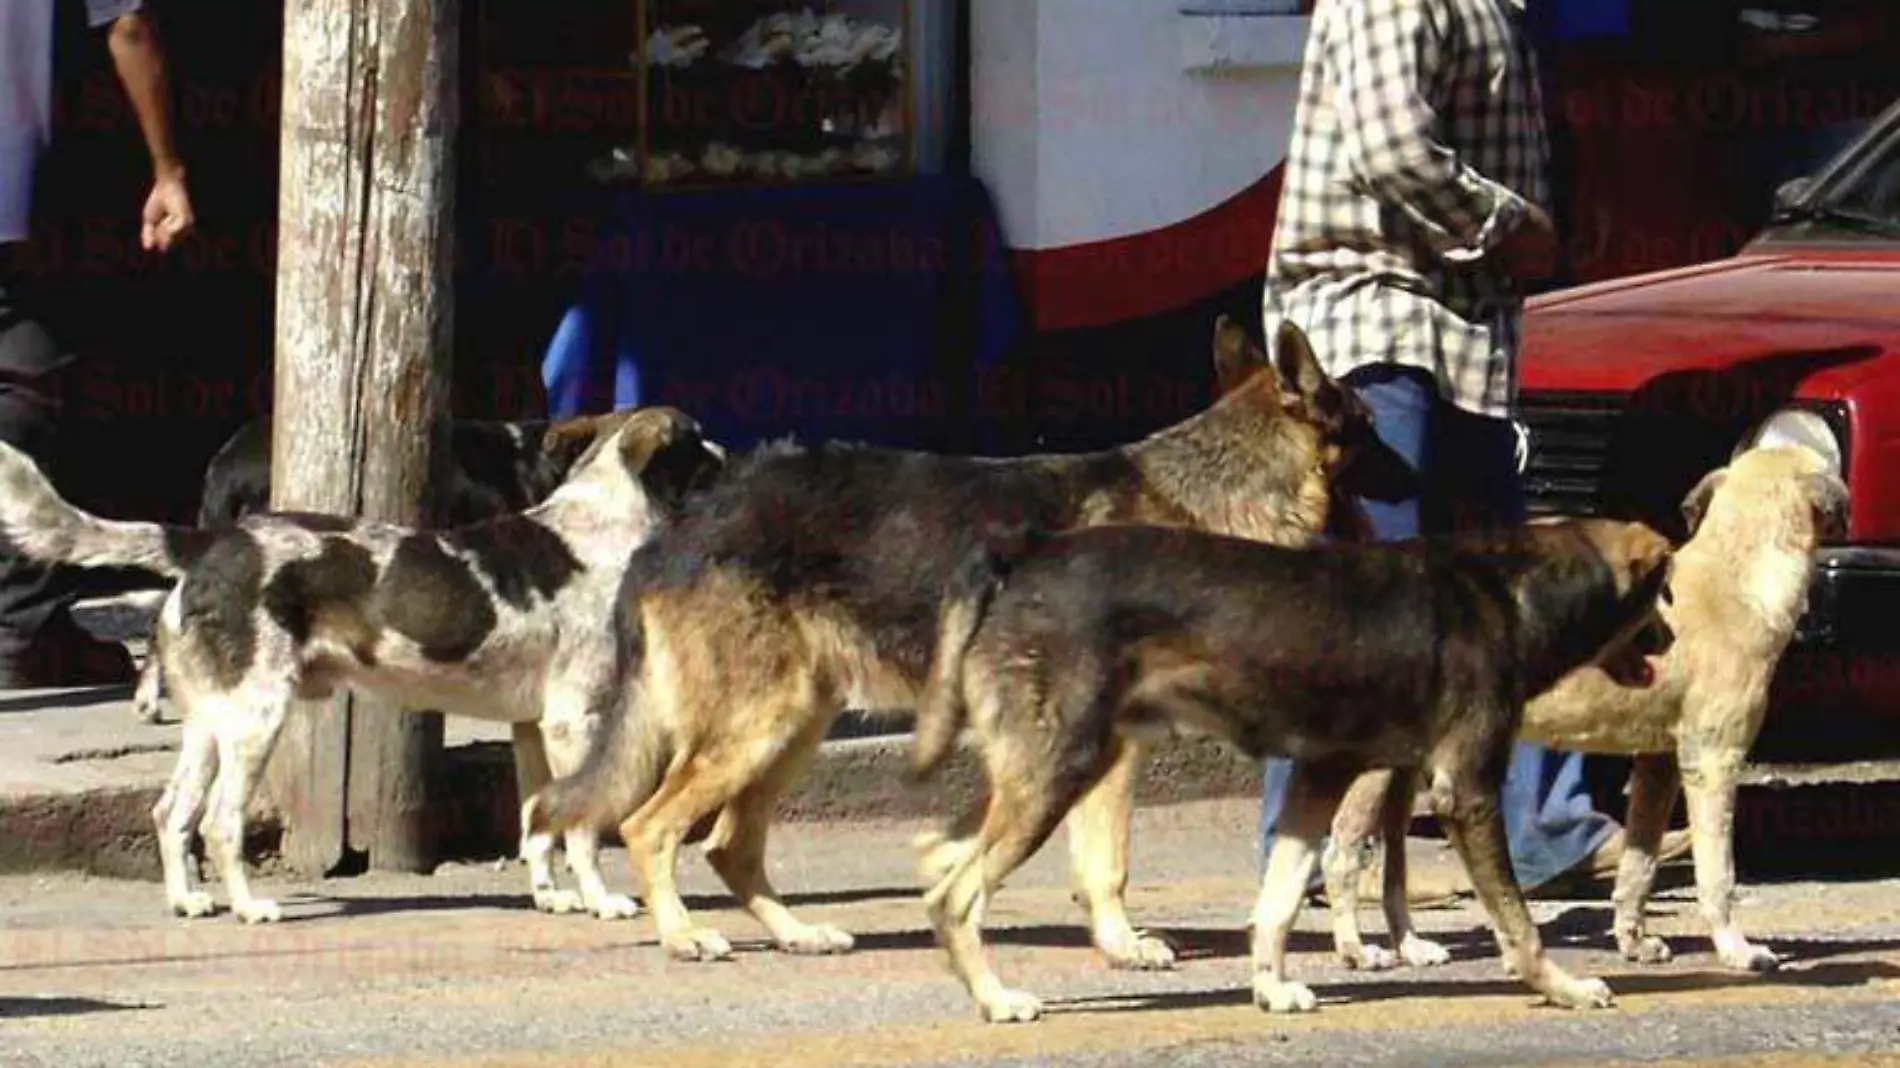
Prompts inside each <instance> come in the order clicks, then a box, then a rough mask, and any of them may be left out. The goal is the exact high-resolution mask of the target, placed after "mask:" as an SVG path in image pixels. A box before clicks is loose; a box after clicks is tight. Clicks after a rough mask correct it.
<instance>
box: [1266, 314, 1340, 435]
mask: <svg viewBox="0 0 1900 1068" xmlns="http://www.w3.org/2000/svg"><path fill="white" fill-rule="evenodd" d="M1273 366H1274V369H1275V370H1276V371H1277V372H1278V373H1279V375H1280V381H1281V382H1282V383H1283V384H1284V385H1285V386H1286V387H1287V388H1289V389H1292V390H1293V391H1295V392H1296V393H1298V394H1299V395H1300V396H1301V397H1302V398H1304V399H1305V400H1306V403H1307V404H1308V405H1309V406H1311V407H1312V409H1313V410H1314V411H1316V412H1319V413H1322V414H1326V415H1331V414H1334V413H1337V412H1338V411H1339V410H1340V409H1341V407H1343V402H1344V398H1343V395H1342V394H1341V391H1340V388H1339V386H1338V384H1336V383H1335V382H1334V381H1333V380H1332V379H1331V378H1330V377H1328V376H1327V374H1326V371H1325V369H1324V368H1322V367H1320V365H1319V357H1317V356H1315V355H1313V345H1312V343H1311V342H1309V341H1308V340H1307V338H1306V331H1304V330H1301V329H1300V328H1299V327H1297V326H1295V325H1293V323H1292V321H1291V320H1287V319H1282V320H1281V321H1280V329H1279V330H1278V331H1277V332H1276V333H1275V335H1274V339H1273Z"/></svg>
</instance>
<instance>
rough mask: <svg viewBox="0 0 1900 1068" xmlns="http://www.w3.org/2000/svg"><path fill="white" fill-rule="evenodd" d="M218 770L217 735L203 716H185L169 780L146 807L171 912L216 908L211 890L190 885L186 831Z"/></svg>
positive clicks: (189, 914)
mask: <svg viewBox="0 0 1900 1068" xmlns="http://www.w3.org/2000/svg"><path fill="white" fill-rule="evenodd" d="M217 770H218V740H217V738H216V737H215V736H214V735H213V734H212V732H211V730H210V729H209V728H208V727H207V726H206V724H205V722H204V720H203V719H201V718H198V717H192V716H187V717H186V718H185V726H184V736H183V738H181V739H180V741H179V743H178V763H177V764H175V765H174V766H173V767H172V777H171V781H170V782H168V783H166V784H165V792H164V793H162V794H160V795H159V797H158V803H157V804H155V805H153V806H152V823H153V824H154V826H155V827H156V829H157V837H158V861H159V865H160V867H161V868H162V869H163V871H164V875H165V901H166V904H167V905H169V906H170V908H171V911H172V913H173V914H174V915H177V916H183V917H185V918H187V919H195V918H197V917H199V916H209V915H211V914H212V913H213V912H215V911H217V909H216V906H215V905H214V904H213V903H212V899H211V895H210V894H209V893H206V892H205V891H203V890H193V889H192V888H191V876H190V874H189V873H190V870H191V832H192V830H193V828H194V827H195V826H196V824H197V822H198V819H199V817H201V816H203V815H204V811H205V803H206V801H207V799H208V798H207V794H208V793H209V791H210V789H211V786H212V781H213V778H214V777H215V776H216V774H217Z"/></svg>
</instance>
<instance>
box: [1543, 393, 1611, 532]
mask: <svg viewBox="0 0 1900 1068" xmlns="http://www.w3.org/2000/svg"><path fill="white" fill-rule="evenodd" d="M1626 400H1627V398H1626V397H1625V396H1624V395H1623V394H1619V393H1526V394H1524V395H1523V397H1522V399H1521V402H1520V412H1519V418H1520V419H1521V420H1522V421H1523V423H1524V427H1525V429H1526V431H1528V432H1529V434H1530V448H1529V453H1530V455H1529V457H1528V459H1527V460H1526V463H1525V467H1524V492H1525V496H1526V498H1527V503H1528V505H1529V508H1530V513H1531V514H1532V515H1533V516H1548V515H1567V516H1593V515H1599V514H1601V512H1602V509H1603V478H1604V472H1605V469H1606V467H1607V465H1608V463H1609V456H1610V443H1611V440H1612V438H1613V436H1614V434H1615V430H1616V424H1617V420H1618V419H1619V418H1620V416H1621V415H1622V412H1623V405H1624V403H1625V401H1626Z"/></svg>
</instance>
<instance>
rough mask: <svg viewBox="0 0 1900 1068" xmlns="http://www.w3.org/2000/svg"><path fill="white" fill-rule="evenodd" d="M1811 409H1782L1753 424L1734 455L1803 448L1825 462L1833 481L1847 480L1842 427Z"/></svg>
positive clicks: (1845, 451) (1844, 434)
mask: <svg viewBox="0 0 1900 1068" xmlns="http://www.w3.org/2000/svg"><path fill="white" fill-rule="evenodd" d="M1838 423H1840V420H1838V419H1834V420H1830V419H1829V418H1828V416H1827V414H1825V413H1823V412H1821V411H1819V410H1816V409H1814V408H1783V409H1781V410H1780V411H1778V412H1775V413H1774V414H1773V415H1770V416H1769V417H1768V418H1766V419H1764V420H1762V421H1761V422H1760V423H1758V424H1756V426H1755V429H1753V430H1751V431H1749V432H1748V434H1746V435H1745V436H1743V438H1742V441H1741V444H1740V445H1738V446H1736V449H1735V451H1736V453H1738V454H1739V453H1741V452H1743V451H1745V450H1747V449H1755V448H1763V449H1767V448H1774V447H1776V446H1779V445H1805V446H1807V447H1808V448H1810V449H1812V450H1814V451H1815V452H1817V453H1819V454H1820V455H1821V456H1823V457H1825V458H1826V459H1827V462H1828V464H1829V466H1830V467H1832V469H1833V472H1834V475H1835V477H1837V478H1846V477H1847V475H1846V471H1847V443H1846V440H1845V438H1846V436H1847V435H1846V433H1845V427H1844V425H1837V424H1838Z"/></svg>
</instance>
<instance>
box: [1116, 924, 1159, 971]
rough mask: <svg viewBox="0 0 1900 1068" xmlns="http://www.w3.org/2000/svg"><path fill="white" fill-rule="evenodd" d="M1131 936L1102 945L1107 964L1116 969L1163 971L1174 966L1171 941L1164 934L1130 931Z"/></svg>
mask: <svg viewBox="0 0 1900 1068" xmlns="http://www.w3.org/2000/svg"><path fill="white" fill-rule="evenodd" d="M1130 935H1131V937H1128V938H1126V939H1118V940H1117V941H1115V942H1113V943H1110V944H1107V945H1104V946H1102V947H1101V948H1102V956H1104V957H1106V958H1107V959H1108V966H1109V967H1110V968H1113V969H1116V970H1117V971H1129V972H1165V971H1168V970H1169V969H1171V968H1173V967H1174V960H1175V951H1174V945H1173V943H1171V942H1169V941H1168V939H1167V938H1166V937H1165V936H1162V935H1157V934H1153V933H1151V932H1148V931H1133V932H1130Z"/></svg>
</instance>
